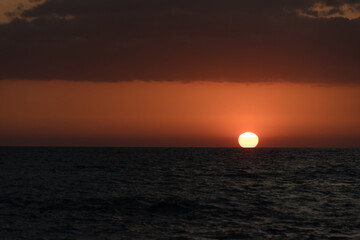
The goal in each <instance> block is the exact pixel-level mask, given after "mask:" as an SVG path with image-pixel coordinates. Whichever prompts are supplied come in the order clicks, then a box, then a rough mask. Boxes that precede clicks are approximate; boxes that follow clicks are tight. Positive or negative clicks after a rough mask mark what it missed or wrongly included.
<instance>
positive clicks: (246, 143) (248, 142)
mask: <svg viewBox="0 0 360 240" xmlns="http://www.w3.org/2000/svg"><path fill="white" fill-rule="evenodd" d="M258 143H259V137H258V136H257V135H256V134H255V133H252V132H245V133H243V134H241V135H240V136H239V144H240V146H241V147H243V148H254V147H256V146H257V145H258Z"/></svg>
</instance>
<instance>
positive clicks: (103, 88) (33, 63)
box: [0, 0, 360, 147]
mask: <svg viewBox="0 0 360 240" xmlns="http://www.w3.org/2000/svg"><path fill="white" fill-rule="evenodd" d="M0 9H1V10H0V53H1V54H0V112H1V114H0V145H4V146H132V147H133V146H134V147H238V146H239V145H238V142H237V138H238V136H239V135H240V134H241V133H242V132H245V131H251V132H254V133H256V134H257V135H258V136H259V138H260V142H259V146H260V147H360V111H359V109H360V67H359V66H360V47H359V42H360V1H359V0H328V1H325V0H324V1H319V0H301V1H300V0H293V1H284V0H274V1H266V0H251V1H250V0H244V1H235V0H221V1H220V0H206V1H205V0H191V1H190V0H124V1H119V0H92V1H88V0H31V1H28V0H16V1H15V0H1V1H0Z"/></svg>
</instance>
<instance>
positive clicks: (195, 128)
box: [0, 80, 360, 147]
mask: <svg viewBox="0 0 360 240" xmlns="http://www.w3.org/2000/svg"><path fill="white" fill-rule="evenodd" d="M359 96H360V87H359V86H336V87H335V86H314V85H310V84H290V83H273V84H262V83H254V84H245V83H229V82H224V83H217V82H206V81H205V82H190V83H182V82H165V81H164V82H142V81H133V82H117V83H103V82H102V83H96V82H95V83H94V82H71V81H20V80H11V81H7V80H5V81H0V109H1V113H2V114H1V115H0V132H1V134H0V145H26V146H29V145H48V146H54V145H57V146H74V145H75V146H89V145H90V146H178V147H181V146H209V147H237V146H238V143H237V137H238V136H239V134H241V133H242V132H245V131H252V132H255V133H257V134H258V135H259V137H260V143H259V147H332V146H335V147H360V127H359V125H360V111H358V109H360V100H359Z"/></svg>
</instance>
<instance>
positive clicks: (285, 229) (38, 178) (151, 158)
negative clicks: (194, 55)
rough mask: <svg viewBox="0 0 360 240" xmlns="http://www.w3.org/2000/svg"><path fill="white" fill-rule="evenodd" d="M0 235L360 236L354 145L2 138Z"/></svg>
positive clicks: (359, 156)
mask: <svg viewBox="0 0 360 240" xmlns="http://www.w3.org/2000/svg"><path fill="white" fill-rule="evenodd" d="M0 239H5V240H6V239H111V240H112V239H360V149H275V148H274V149H271V148H258V149H240V148H47V147H39V148H37V147H34V148H33V147H27V148H20V147H2V148H0Z"/></svg>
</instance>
